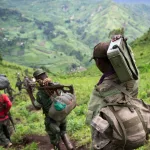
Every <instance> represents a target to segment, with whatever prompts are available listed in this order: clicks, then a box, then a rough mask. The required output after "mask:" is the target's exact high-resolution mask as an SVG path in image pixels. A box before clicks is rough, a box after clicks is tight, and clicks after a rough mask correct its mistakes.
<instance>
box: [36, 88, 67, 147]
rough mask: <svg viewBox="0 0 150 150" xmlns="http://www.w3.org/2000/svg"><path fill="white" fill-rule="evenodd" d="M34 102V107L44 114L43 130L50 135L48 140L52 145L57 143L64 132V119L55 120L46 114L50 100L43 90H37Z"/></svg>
mask: <svg viewBox="0 0 150 150" xmlns="http://www.w3.org/2000/svg"><path fill="white" fill-rule="evenodd" d="M34 104H35V106H36V107H39V108H42V109H43V113H44V114H45V130H46V132H47V133H48V135H49V137H50V142H51V143H52V144H53V145H56V144H58V143H59V141H60V138H61V135H63V134H64V133H66V120H63V121H62V122H56V121H54V120H53V119H52V118H50V117H49V116H48V111H49V108H50V106H51V104H52V100H51V99H50V96H49V95H48V94H47V93H46V92H45V91H44V90H39V91H38V93H37V96H36V101H35V102H34Z"/></svg>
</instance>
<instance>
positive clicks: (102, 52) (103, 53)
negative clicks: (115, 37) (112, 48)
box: [90, 42, 110, 61]
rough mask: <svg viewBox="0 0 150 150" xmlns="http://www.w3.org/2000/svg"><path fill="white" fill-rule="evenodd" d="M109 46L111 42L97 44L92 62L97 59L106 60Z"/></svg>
mask: <svg viewBox="0 0 150 150" xmlns="http://www.w3.org/2000/svg"><path fill="white" fill-rule="evenodd" d="M109 44H110V42H101V43H99V44H97V45H96V46H95V47H94V51H93V57H92V58H91V60H92V59H95V58H106V57H107V50H108V47H109ZM91 60H90V61H91Z"/></svg>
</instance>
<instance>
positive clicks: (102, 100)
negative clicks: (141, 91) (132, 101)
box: [86, 74, 138, 124]
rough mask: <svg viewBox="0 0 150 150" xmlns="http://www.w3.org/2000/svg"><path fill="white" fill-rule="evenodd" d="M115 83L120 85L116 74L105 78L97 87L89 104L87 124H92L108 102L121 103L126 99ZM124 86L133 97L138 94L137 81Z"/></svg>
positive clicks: (123, 84) (131, 81)
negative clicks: (113, 83)
mask: <svg viewBox="0 0 150 150" xmlns="http://www.w3.org/2000/svg"><path fill="white" fill-rule="evenodd" d="M112 81H115V82H116V83H118V84H119V79H118V77H117V76H116V74H112V75H110V76H108V77H105V78H104V80H103V82H102V83H100V84H98V85H95V87H94V90H93V92H92V94H91V97H90V101H89V103H88V112H87V116H86V123H87V124H91V120H92V118H93V117H94V116H95V115H97V114H98V112H99V110H100V109H101V108H102V107H104V106H105V105H106V103H108V102H112V103H113V102H114V101H115V102H119V101H120V100H122V99H124V96H125V95H124V94H123V93H122V92H121V91H120V90H118V89H117V88H116V87H114V86H113V85H112V84H111V82H112ZM121 86H123V87H124V88H125V89H126V90H127V91H129V92H130V94H131V95H132V96H133V97H136V96H137V94H138V83H137V81H135V80H130V81H128V82H125V83H122V84H121Z"/></svg>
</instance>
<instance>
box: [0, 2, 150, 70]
mask: <svg viewBox="0 0 150 150" xmlns="http://www.w3.org/2000/svg"><path fill="white" fill-rule="evenodd" d="M149 13H150V6H148V5H140V4H139V5H132V6H130V5H127V4H123V5H122V4H118V3H115V2H113V1H112V0H105V1H102V0H94V1H91V0H83V1H79V0H78V1H76V0H73V1H69V0H62V1H59V0H55V1H53V0H51V1H49V0H32V1H31V0H22V1H19V0H13V1H11V0H1V1H0V51H1V53H2V54H3V58H4V59H6V60H9V61H11V62H13V61H14V62H16V63H19V64H23V65H26V66H30V67H34V68H36V67H40V66H44V67H47V68H49V69H50V70H52V71H53V72H63V71H68V72H69V71H70V70H71V69H76V68H77V67H79V66H83V67H87V66H89V65H90V64H89V58H90V57H91V53H92V49H93V47H94V46H95V44H97V43H98V42H100V41H103V40H108V34H109V32H110V31H112V30H113V29H117V28H121V27H124V29H125V35H126V36H127V37H129V40H130V41H132V40H133V39H136V37H139V36H141V35H142V34H143V33H144V32H146V31H147V30H148V28H149V24H150V16H149Z"/></svg>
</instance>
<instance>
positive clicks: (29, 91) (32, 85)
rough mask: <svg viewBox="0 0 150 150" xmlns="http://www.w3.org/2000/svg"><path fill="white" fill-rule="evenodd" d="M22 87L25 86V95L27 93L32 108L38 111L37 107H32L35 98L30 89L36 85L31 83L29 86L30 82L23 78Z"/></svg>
mask: <svg viewBox="0 0 150 150" xmlns="http://www.w3.org/2000/svg"><path fill="white" fill-rule="evenodd" d="M24 85H25V88H26V91H27V93H28V95H29V97H30V100H31V102H32V105H33V106H34V108H35V109H37V110H38V109H40V108H39V107H37V106H35V105H34V101H35V97H34V95H33V90H32V88H33V87H35V85H36V84H33V83H32V84H31V82H30V81H29V79H28V78H25V79H24Z"/></svg>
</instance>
